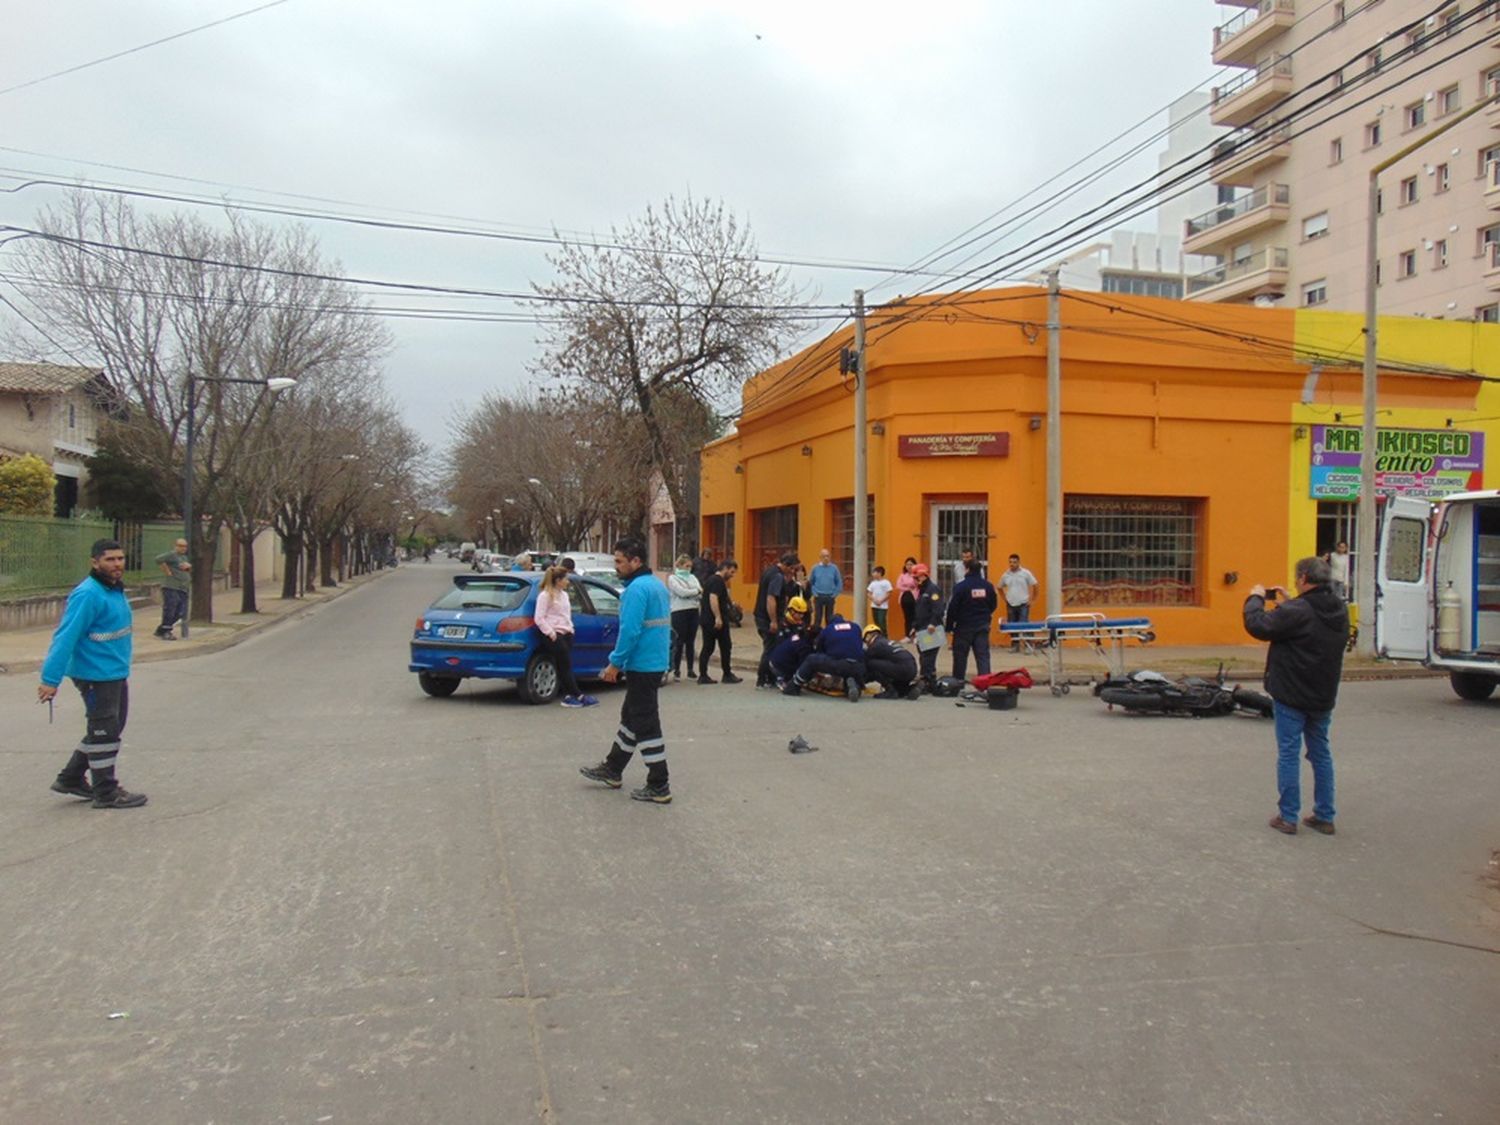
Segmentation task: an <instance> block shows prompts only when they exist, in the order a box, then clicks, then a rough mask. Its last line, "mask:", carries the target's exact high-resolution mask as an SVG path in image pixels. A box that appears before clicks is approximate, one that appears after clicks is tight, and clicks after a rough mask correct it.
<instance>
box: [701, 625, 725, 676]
mask: <svg viewBox="0 0 1500 1125" xmlns="http://www.w3.org/2000/svg"><path fill="white" fill-rule="evenodd" d="M715 645H717V646H718V648H719V667H721V668H722V669H723V670H724V675H726V676H727V675H729V674H730V673H729V650H730V647H731V641H730V636H729V623H728V622H725V623H724V627H723V628H722V629H716V628H714V619H713V615H712V614H709V615H708V616H707V617H705V618H704V619H703V648H702V650H701V651H700V652H699V653H698V675H699V677H700V678H701V677H703V676H706V675H708V661H709V658H710V657H711V656H713V654H714V646H715Z"/></svg>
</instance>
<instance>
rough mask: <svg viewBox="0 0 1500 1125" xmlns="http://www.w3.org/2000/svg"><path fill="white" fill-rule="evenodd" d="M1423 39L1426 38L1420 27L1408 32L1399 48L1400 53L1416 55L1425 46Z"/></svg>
mask: <svg viewBox="0 0 1500 1125" xmlns="http://www.w3.org/2000/svg"><path fill="white" fill-rule="evenodd" d="M1425 38H1426V36H1425V34H1424V33H1423V31H1422V29H1421V28H1420V27H1419V28H1417V29H1416V30H1414V31H1408V32H1407V33H1406V39H1405V41H1404V42H1403V44H1402V47H1401V53H1402V54H1408V55H1415V54H1417V53H1418V52H1419V51H1421V50H1422V48H1423V47H1424V46H1425V45H1426V44H1425V43H1424V40H1425Z"/></svg>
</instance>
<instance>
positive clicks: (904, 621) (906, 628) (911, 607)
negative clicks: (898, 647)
mask: <svg viewBox="0 0 1500 1125" xmlns="http://www.w3.org/2000/svg"><path fill="white" fill-rule="evenodd" d="M916 619H917V595H916V594H913V593H912V592H911V591H910V590H902V591H901V635H902V636H903V637H909V636H911V631H912V623H913V622H914V621H915V620H916Z"/></svg>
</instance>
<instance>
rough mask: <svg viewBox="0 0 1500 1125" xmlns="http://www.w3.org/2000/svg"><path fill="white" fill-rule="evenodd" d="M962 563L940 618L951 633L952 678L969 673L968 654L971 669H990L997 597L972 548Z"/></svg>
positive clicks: (958, 677) (980, 673) (983, 672)
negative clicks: (961, 571) (961, 573)
mask: <svg viewBox="0 0 1500 1125" xmlns="http://www.w3.org/2000/svg"><path fill="white" fill-rule="evenodd" d="M964 554H966V555H969V556H970V558H969V559H968V560H967V561H966V562H965V563H964V578H963V581H962V582H960V583H959V584H958V585H957V586H955V587H953V596H952V597H950V598H949V599H948V613H947V615H946V617H945V620H944V621H943V624H944V625H945V626H947V629H948V632H949V633H951V634H952V635H953V678H954V679H955V680H962V679H964V678H965V677H966V676H967V675H968V672H969V653H970V652H971V651H972V652H973V653H974V671H975V672H976V673H977V674H978V675H981V676H983V675H987V674H988V673H989V670H990V625H991V623H993V621H994V620H995V607H996V606H997V605H998V604H999V602H1000V599H999V598H998V597H997V596H996V594H995V587H993V586H992V585H990V583H989V580H988V579H986V578H985V576H984V571H983V570H981V569H980V566H979V561H978V560H977V559H975V558H973V557H972V556H973V552H972V551H965V552H964Z"/></svg>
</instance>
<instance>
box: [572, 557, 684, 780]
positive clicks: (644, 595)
mask: <svg viewBox="0 0 1500 1125" xmlns="http://www.w3.org/2000/svg"><path fill="white" fill-rule="evenodd" d="M615 573H616V574H618V575H619V576H620V577H621V579H623V580H624V583H625V589H624V592H623V593H621V595H620V636H619V639H618V640H617V641H616V642H615V647H614V651H613V652H611V653H610V654H609V665H608V666H607V667H606V668H605V669H604V671H603V672H601V673H600V678H601V679H603V680H604V681H606V682H607V683H614V682H615V681H616V680H618V679H619V678H620V676H621V675H622V674H623V675H624V677H625V701H624V702H623V703H622V704H621V705H620V728H619V730H617V731H616V732H615V741H614V745H613V746H611V747H610V750H609V754H608V755H607V756H606V757H605V759H604V761H602V762H600V763H599V764H598V765H597V766H583V767H582V768H580V769H579V771H578V772H579V773H581V774H583V776H584V777H586V778H589V779H590V780H591V781H600V782H603V783H604V784H605V785H607V786H609V787H610V788H611V789H618V788H620V786H621V785H622V784H623V781H622V778H623V775H624V773H625V767H626V766H627V765H629V764H630V759H631V756H632V755H633V754H634V753H635V752H636V751H637V750H639V751H640V752H641V761H643V762H645V763H646V784H645V785H643V786H641V788H639V789H632V790H631V791H630V795H631V796H632V797H634V798H635V799H636V800H637V801H650V802H652V803H653V804H657V805H667V804H671V802H672V789H671V786H669V785H668V784H667V747H666V741H665V740H664V739H663V738H662V733H661V711H660V701H659V700H658V699H657V691H658V689H659V688H660V687H661V678H662V676H663V674H665V672H666V670H667V663H668V657H669V656H670V655H671V625H672V614H671V604H670V597H669V595H668V594H667V588H666V586H664V585H662V582H661V580H660V579H659V578H657V577H656V576H655V575H654V574H652V573H651V568H650V567H649V566H647V565H646V544H645V543H644V542H642V541H641V540H640V539H637V538H635V537H634V536H628V537H626V538H624V539H621V540H620V541H619V543H617V544H615Z"/></svg>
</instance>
